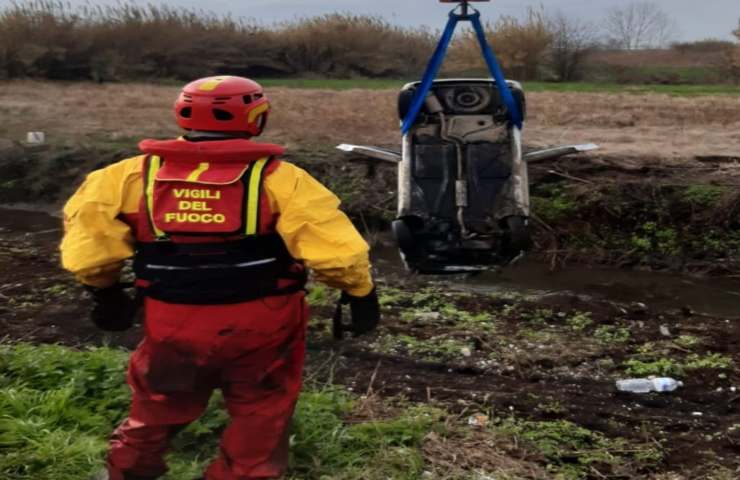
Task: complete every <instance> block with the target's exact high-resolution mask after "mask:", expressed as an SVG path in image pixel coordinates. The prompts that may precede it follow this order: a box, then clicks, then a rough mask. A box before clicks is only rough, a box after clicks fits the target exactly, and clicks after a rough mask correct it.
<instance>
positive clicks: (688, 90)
mask: <svg viewBox="0 0 740 480" xmlns="http://www.w3.org/2000/svg"><path fill="white" fill-rule="evenodd" d="M259 81H260V83H262V84H263V85H264V86H265V87H286V88H309V89H325V90H351V89H355V88H359V89H367V90H400V89H401V87H403V86H404V85H405V84H406V83H408V82H412V81H415V79H389V78H348V79H337V78H262V79H259ZM523 86H524V91H525V92H565V93H612V94H619V93H630V94H636V95H641V94H647V93H661V94H666V95H671V96H676V97H696V96H705V95H733V96H734V95H740V86H737V85H729V84H727V85H724V84H706V85H659V84H656V85H652V84H645V85H624V84H619V83H596V82H565V83H554V82H524V85H523Z"/></svg>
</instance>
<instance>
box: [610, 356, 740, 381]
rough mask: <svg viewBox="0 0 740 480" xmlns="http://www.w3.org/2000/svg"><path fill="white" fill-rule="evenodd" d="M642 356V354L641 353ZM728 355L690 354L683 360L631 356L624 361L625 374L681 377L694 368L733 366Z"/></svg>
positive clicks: (717, 368)
mask: <svg viewBox="0 0 740 480" xmlns="http://www.w3.org/2000/svg"><path fill="white" fill-rule="evenodd" d="M642 356H643V357H644V354H643V355H642ZM733 365H734V364H733V361H732V359H731V358H730V357H727V356H724V355H721V354H719V353H708V354H706V355H697V354H691V355H689V356H688V357H686V358H685V359H684V360H679V359H672V358H666V357H660V358H631V359H629V360H627V361H626V362H624V367H625V369H626V372H627V374H629V375H634V376H637V377H647V376H650V375H661V376H677V377H682V376H684V375H686V374H687V373H688V372H691V371H694V370H704V369H713V370H727V369H730V368H732V367H733Z"/></svg>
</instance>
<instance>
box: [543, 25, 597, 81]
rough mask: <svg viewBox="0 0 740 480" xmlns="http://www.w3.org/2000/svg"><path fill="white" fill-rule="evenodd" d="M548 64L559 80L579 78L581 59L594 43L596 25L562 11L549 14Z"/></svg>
mask: <svg viewBox="0 0 740 480" xmlns="http://www.w3.org/2000/svg"><path fill="white" fill-rule="evenodd" d="M549 21H550V29H551V32H552V45H551V47H550V66H551V68H552V69H553V71H554V72H555V75H557V77H558V79H559V80H560V81H571V80H579V79H580V77H581V74H582V71H581V70H582V67H583V60H584V58H585V57H586V55H587V54H588V52H589V50H591V49H592V48H594V46H595V45H596V37H597V35H596V27H595V26H594V25H593V24H591V23H588V22H584V21H583V20H580V19H578V18H573V17H569V16H567V15H565V14H564V13H563V12H562V11H558V12H556V13H555V14H554V15H551V16H550V19H549Z"/></svg>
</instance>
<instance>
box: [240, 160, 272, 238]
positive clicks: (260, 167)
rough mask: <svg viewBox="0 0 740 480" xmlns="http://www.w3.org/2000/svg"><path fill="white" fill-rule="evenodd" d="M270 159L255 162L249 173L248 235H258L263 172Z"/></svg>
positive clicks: (246, 220)
mask: <svg viewBox="0 0 740 480" xmlns="http://www.w3.org/2000/svg"><path fill="white" fill-rule="evenodd" d="M268 160H269V158H267V157H265V158H261V159H259V160H257V161H256V162H254V165H252V168H251V169H250V172H249V185H248V189H249V191H248V192H247V208H246V212H245V215H246V219H245V225H246V226H247V228H246V232H245V233H246V234H247V235H257V227H258V219H259V209H260V190H261V188H260V187H261V186H262V172H263V171H264V168H265V165H266V164H267V161H268Z"/></svg>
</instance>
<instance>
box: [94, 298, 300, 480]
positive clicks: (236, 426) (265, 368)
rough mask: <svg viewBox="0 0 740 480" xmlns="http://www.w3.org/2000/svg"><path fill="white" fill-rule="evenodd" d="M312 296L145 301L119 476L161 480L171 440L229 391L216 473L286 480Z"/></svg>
mask: <svg viewBox="0 0 740 480" xmlns="http://www.w3.org/2000/svg"><path fill="white" fill-rule="evenodd" d="M303 296H304V295H303V293H302V292H301V293H297V294H293V295H288V296H281V297H269V298H266V299H263V300H258V301H253V302H248V303H241V304H235V305H218V306H214V305H207V306H193V305H173V304H167V303H163V302H158V301H156V300H152V299H147V301H146V310H145V318H146V336H145V338H144V340H143V341H142V342H141V344H140V345H139V347H138V348H137V349H136V351H135V352H134V353H133V354H132V356H131V360H130V363H129V370H128V383H129V385H130V386H131V389H132V391H133V399H132V404H131V411H130V414H129V417H128V418H127V419H126V420H125V421H124V422H123V423H122V424H121V425H120V426H119V427H118V428H117V429H116V430H115V432H114V433H113V435H112V438H111V447H110V453H109V456H108V471H109V474H110V478H111V480H123V479H125V480H128V479H140V478H142V479H149V478H158V477H159V476H161V475H163V474H164V473H166V471H167V467H166V465H165V462H164V459H163V456H164V455H165V453H166V452H167V450H168V447H169V442H170V440H171V439H172V437H173V436H174V435H175V434H176V433H177V432H178V431H179V430H181V429H182V428H184V427H185V426H187V425H188V424H189V423H190V422H192V421H194V420H196V419H197V418H198V417H199V416H200V415H201V414H202V413H203V411H204V410H205V408H206V406H207V404H208V400H209V398H210V397H211V393H212V392H213V390H214V389H216V388H220V389H221V390H222V392H223V396H224V400H225V401H226V407H227V409H228V412H229V415H230V417H231V423H230V424H229V425H228V427H227V428H226V430H225V431H224V433H223V437H222V439H221V454H220V456H219V457H218V458H217V459H216V460H215V461H214V462H213V463H212V464H211V465H210V467H209V468H208V470H207V472H206V479H207V480H248V479H257V478H279V477H280V476H281V475H282V473H283V472H284V470H285V467H286V464H287V460H288V434H289V432H288V430H289V424H290V419H291V417H292V415H293V409H294V406H295V402H296V400H297V398H298V394H299V392H300V388H301V376H302V370H303V358H304V353H305V329H306V321H307V318H308V309H307V306H306V304H305V301H304V298H303Z"/></svg>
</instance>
